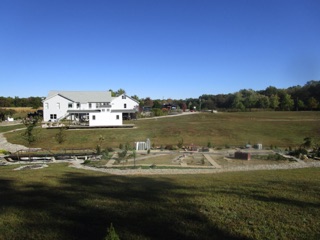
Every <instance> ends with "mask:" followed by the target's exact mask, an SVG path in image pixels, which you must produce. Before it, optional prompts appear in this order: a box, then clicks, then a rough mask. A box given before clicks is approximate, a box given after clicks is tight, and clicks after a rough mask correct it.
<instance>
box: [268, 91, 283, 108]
mask: <svg viewBox="0 0 320 240" xmlns="http://www.w3.org/2000/svg"><path fill="white" fill-rule="evenodd" d="M269 99H270V107H271V108H272V109H273V110H276V109H277V108H278V107H279V104H280V98H279V96H278V95H277V94H276V95H273V94H272V95H271V96H270V98H269Z"/></svg>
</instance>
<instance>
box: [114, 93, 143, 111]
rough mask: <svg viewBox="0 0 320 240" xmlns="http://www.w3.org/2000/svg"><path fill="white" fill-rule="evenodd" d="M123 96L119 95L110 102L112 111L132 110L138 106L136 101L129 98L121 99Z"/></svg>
mask: <svg viewBox="0 0 320 240" xmlns="http://www.w3.org/2000/svg"><path fill="white" fill-rule="evenodd" d="M123 96H125V95H120V96H119V97H117V98H114V99H113V100H112V103H111V105H112V109H113V110H132V109H134V108H135V107H137V106H138V105H139V104H138V103H137V102H136V101H134V100H132V99H131V98H129V97H125V98H123ZM125 104H126V107H125Z"/></svg>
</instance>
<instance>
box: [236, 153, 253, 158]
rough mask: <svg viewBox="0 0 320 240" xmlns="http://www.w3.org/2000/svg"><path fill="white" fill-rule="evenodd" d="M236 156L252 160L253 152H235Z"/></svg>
mask: <svg viewBox="0 0 320 240" xmlns="http://www.w3.org/2000/svg"><path fill="white" fill-rule="evenodd" d="M234 158H237V159H242V160H251V154H250V153H247V152H235V153H234Z"/></svg>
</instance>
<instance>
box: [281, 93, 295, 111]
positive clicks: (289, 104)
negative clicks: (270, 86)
mask: <svg viewBox="0 0 320 240" xmlns="http://www.w3.org/2000/svg"><path fill="white" fill-rule="evenodd" d="M280 106H281V109H282V110H288V111H290V110H291V109H292V108H293V106H294V101H293V99H292V98H291V96H290V94H287V93H285V94H284V96H283V98H282V100H281V103H280Z"/></svg>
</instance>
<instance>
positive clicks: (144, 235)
mask: <svg viewBox="0 0 320 240" xmlns="http://www.w3.org/2000/svg"><path fill="white" fill-rule="evenodd" d="M134 123H135V124H136V128H135V129H95V130H67V131H66V142H65V143H63V144H62V145H59V144H58V143H57V142H56V141H55V134H56V133H57V130H47V129H37V130H36V131H37V136H38V140H37V141H36V142H35V143H34V144H33V146H34V147H42V148H51V149H53V148H55V149H62V148H95V147H96V145H97V144H98V142H99V137H100V136H103V137H104V139H105V140H104V141H103V142H102V147H103V148H106V147H118V146H119V144H120V143H122V144H124V143H126V142H128V143H130V144H133V142H135V141H141V140H142V141H143V140H145V139H146V138H150V140H151V142H152V143H154V144H155V145H157V146H159V145H167V144H173V145H175V144H177V143H178V141H180V140H181V139H183V141H184V144H186V145H188V144H191V143H193V144H195V145H204V146H206V145H207V142H209V141H210V142H211V143H212V144H213V145H214V146H222V147H224V146H225V145H226V144H228V145H229V146H233V145H234V146H239V145H244V144H246V143H248V142H250V143H252V144H254V143H257V142H259V143H262V144H263V145H264V146H269V145H271V144H272V145H274V146H279V147H288V146H299V145H300V144H301V143H302V141H303V138H305V137H307V136H308V137H312V138H313V139H318V140H319V133H320V132H319V131H320V124H319V123H320V113H319V112H304V113H303V112H258V113H256V112H255V113H219V114H209V113H202V114H195V115H188V116H181V117H173V118H162V119H157V120H155V119H153V120H139V121H135V122H134ZM20 127H21V125H20V126H15V127H12V126H10V127H3V126H1V127H0V132H5V131H9V130H13V129H15V128H20ZM22 132H23V131H16V132H12V133H7V134H6V137H7V138H8V140H9V141H10V142H13V143H20V144H24V145H25V144H26V143H25V142H23V140H22V139H21V133H22ZM198 160H199V159H196V158H194V159H190V161H194V162H195V161H198ZM163 161H167V160H166V159H162V158H161V157H159V158H155V159H153V160H152V162H157V163H160V162H163ZM221 161H222V160H219V159H217V162H218V163H219V164H221V165H223V162H221ZM142 163H143V162H142ZM147 163H149V162H147ZM18 166H19V165H15V166H14V165H12V166H0V208H1V211H0V239H6V240H7V239H26V240H28V239H30V240H31V239H32V240H34V239H41V240H52V239H61V240H64V239H68V240H69V239H79V240H81V239H93V240H95V239H97V240H100V239H101V240H102V239H104V238H105V236H106V234H107V229H108V227H109V226H110V224H111V223H112V224H113V226H114V227H115V229H116V232H117V233H118V234H119V236H120V238H121V239H159V240H160V239H186V240H188V239H234V240H236V239H290V240H291V239H308V240H310V239H311V240H312V239H320V169H319V168H309V169H295V170H272V171H271V170H270V171H249V172H229V173H227V172H226V173H219V174H202V175H161V176H160V175H159V176H157V175H154V176H115V175H109V174H106V173H99V172H92V171H85V170H79V169H74V168H69V167H67V164H66V163H58V164H50V165H49V167H48V168H43V169H38V170H31V169H29V170H21V171H13V169H14V168H16V167H18Z"/></svg>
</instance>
